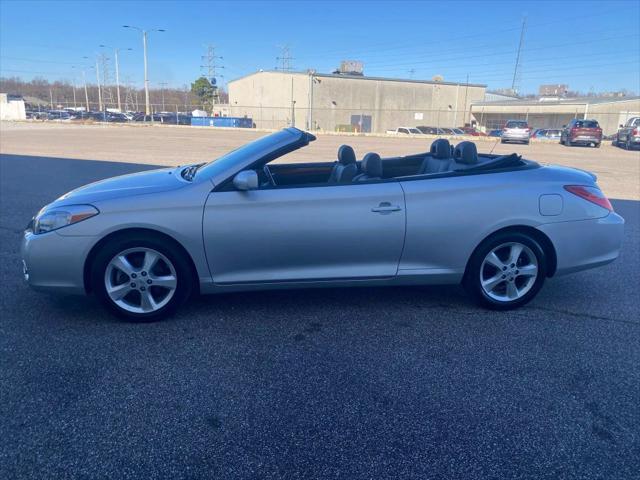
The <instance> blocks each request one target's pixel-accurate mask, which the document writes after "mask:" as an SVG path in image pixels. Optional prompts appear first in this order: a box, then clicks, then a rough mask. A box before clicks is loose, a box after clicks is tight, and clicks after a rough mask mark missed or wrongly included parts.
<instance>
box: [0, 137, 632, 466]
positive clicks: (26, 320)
mask: <svg viewBox="0 0 640 480" xmlns="http://www.w3.org/2000/svg"><path fill="white" fill-rule="evenodd" d="M2 128H3V130H2V135H0V137H1V138H0V276H1V278H2V289H1V290H0V399H1V401H0V432H2V435H0V478H7V479H9V478H11V479H14V478H15V479H17V478H141V477H142V478H221V479H230V478H243V479H244V478H255V479H258V478H260V479H267V478H287V479H289V478H314V479H316V478H323V479H324V478H341V479H346V478H348V479H360V478H363V479H364V478H371V479H383V478H393V479H396V478H416V479H418V478H419V479H424V478H460V479H471V478H510V479H516V478H536V479H540V478H549V479H557V478H581V479H590V478H594V479H595V478H607V479H631V478H640V476H639V474H638V472H639V471H640V406H639V403H638V400H639V399H640V368H639V367H638V366H639V365H640V318H639V313H638V312H639V304H640V193H639V191H640V176H639V175H638V163H639V162H640V158H639V157H640V153H638V152H627V151H624V150H619V149H615V148H613V147H610V146H603V147H602V148H601V149H599V150H596V149H584V148H583V149H580V148H576V149H568V148H565V147H560V146H558V145H531V146H530V147H528V148H529V149H528V150H527V152H529V154H528V156H529V158H533V159H537V158H536V156H535V155H539V156H541V157H544V158H547V157H549V158H550V159H553V158H556V157H554V155H556V153H554V150H551V149H556V151H557V152H559V153H558V154H557V155H556V156H557V157H558V159H557V161H558V163H563V164H569V165H573V166H582V168H587V169H594V170H598V174H599V176H600V177H601V178H602V179H603V182H602V183H605V182H606V185H607V186H606V187H604V189H605V192H606V193H607V194H608V195H609V196H610V198H611V199H612V203H613V205H614V207H615V209H616V210H617V212H618V213H620V214H621V215H622V216H623V217H625V219H626V222H627V224H626V231H625V241H624V246H623V251H622V255H621V257H620V258H619V259H618V260H617V261H616V262H615V263H613V264H611V265H608V266H606V267H603V268H600V269H596V270H592V271H587V272H582V273H577V274H574V275H570V276H565V277H559V278H554V279H551V280H550V281H549V282H548V283H547V285H546V286H545V288H544V289H543V291H542V292H541V293H540V295H539V296H538V297H537V298H536V300H535V301H533V302H532V303H531V304H530V305H528V306H527V307H525V308H522V309H520V310H517V311H512V312H506V313H497V312H488V311H484V310H480V309H478V308H477V307H475V306H474V305H473V304H471V302H470V301H469V300H468V299H467V297H466V296H465V294H464V292H463V291H462V289H461V288H459V287H429V288H427V287H413V288H406V287H405V288H386V289H379V288H362V289H350V290H343V289H326V290H302V291H288V292H287V291H277V292H259V293H246V294H228V295H220V296H210V297H202V298H198V299H195V300H194V301H193V302H191V303H190V304H188V305H187V306H186V308H183V309H182V310H181V311H180V312H179V313H178V315H177V316H175V317H174V318H172V319H170V320H168V321H164V322H160V323H153V324H144V325H134V324H127V323H122V322H119V321H118V320H116V319H114V318H113V317H111V316H110V315H108V314H107V313H105V312H104V311H103V309H102V308H101V307H100V306H99V305H98V304H97V303H96V302H95V301H94V300H93V299H92V298H83V297H56V296H50V295H46V294H41V293H36V292H33V291H31V290H30V289H28V288H27V287H26V286H25V285H24V284H23V281H22V277H21V273H20V272H21V268H20V256H19V241H20V237H21V231H22V229H23V227H24V226H25V225H26V223H27V222H28V220H29V219H30V218H31V216H32V215H33V214H34V213H35V212H36V211H37V210H38V209H39V208H40V207H41V206H42V205H44V204H46V203H48V202H50V201H51V200H53V199H54V198H56V197H57V196H59V195H61V194H62V193H64V192H66V191H68V190H70V189H72V188H74V187H77V186H80V185H82V184H85V183H88V182H91V181H94V180H98V179H101V178H105V177H110V176H114V175H119V174H124V173H130V172H135V171H140V170H144V169H149V168H153V167H154V165H168V164H177V163H186V162H189V161H194V159H196V158H200V159H201V158H202V155H203V152H208V151H218V150H223V149H225V148H226V149H229V148H233V147H234V146H235V145H236V144H237V143H238V142H240V141H245V137H246V139H248V138H249V136H250V135H251V134H253V133H252V132H241V133H239V134H233V133H218V134H215V135H214V134H213V133H212V132H204V133H195V131H192V130H189V129H177V128H176V129H174V130H169V129H166V130H159V129H153V128H151V129H147V130H141V131H140V132H133V133H132V132H130V131H129V130H122V129H121V128H124V127H113V128H109V127H107V128H101V127H90V128H86V129H83V128H82V127H69V128H64V127H61V128H59V129H58V128H57V127H56V128H54V129H47V128H33V129H31V128H30V126H24V127H23V126H20V127H17V128H15V129H14V128H13V127H11V128H8V127H6V126H5V125H3V126H2ZM75 128H77V130H75ZM158 132H160V133H158ZM198 132H203V131H202V130H198ZM216 135H217V136H216ZM254 135H255V134H254ZM344 142H345V139H344V137H321V138H319V139H318V144H320V146H321V147H322V148H325V147H326V152H327V155H328V154H329V152H330V151H332V150H331V149H332V148H333V147H334V144H335V145H339V144H340V143H344ZM367 142H373V143H367ZM375 142H377V143H375ZM407 142H408V143H407ZM352 143H353V144H355V145H359V146H360V147H361V148H362V149H369V148H373V147H374V146H375V148H376V149H378V150H380V152H381V153H383V154H387V153H391V151H397V152H398V153H404V152H405V151H414V152H415V151H416V148H415V147H416V144H415V143H412V142H410V141H408V140H406V141H404V142H403V141H402V140H399V139H368V140H367V139H361V138H354V139H353V141H352ZM92 145H93V146H94V148H93V149H92V150H88V148H89V147H90V146H92ZM488 145H492V144H488ZM509 147H510V146H504V145H497V146H496V151H499V150H498V149H506V150H516V151H519V150H518V149H525V148H527V147H524V146H514V147H511V148H509ZM481 150H483V149H482V148H481ZM333 151H335V150H333ZM417 151H419V150H417ZM210 156H215V155H213V154H212V155H210ZM109 159H112V160H114V161H108V160H109ZM580 162H582V163H580ZM594 167H595V168H594ZM634 175H635V176H634ZM603 186H604V185H603Z"/></svg>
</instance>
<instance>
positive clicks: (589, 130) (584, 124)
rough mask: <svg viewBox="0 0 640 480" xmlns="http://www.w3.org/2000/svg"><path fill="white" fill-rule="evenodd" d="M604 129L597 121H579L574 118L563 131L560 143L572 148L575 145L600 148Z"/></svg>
mask: <svg viewBox="0 0 640 480" xmlns="http://www.w3.org/2000/svg"><path fill="white" fill-rule="evenodd" d="M601 142H602V129H601V128H600V125H599V124H598V122H597V121H596V120H578V119H577V118H574V119H573V120H571V121H570V122H569V123H568V124H567V125H565V126H564V127H563V129H562V134H561V135H560V143H561V144H563V145H566V146H567V147H571V146H573V145H589V146H592V147H600V143H601Z"/></svg>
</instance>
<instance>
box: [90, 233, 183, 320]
mask: <svg viewBox="0 0 640 480" xmlns="http://www.w3.org/2000/svg"><path fill="white" fill-rule="evenodd" d="M123 257H124V260H125V261H123V260H122V258H123ZM145 262H147V263H148V264H149V265H151V268H148V269H145ZM147 270H148V271H147ZM193 278H194V276H193V271H192V267H191V264H190V262H189V260H188V259H187V258H186V256H185V254H184V252H183V251H182V250H181V249H180V248H179V247H178V246H177V245H176V244H174V243H173V242H171V241H168V240H166V239H163V238H160V237H158V238H154V237H150V236H148V235H142V234H139V233H138V234H132V235H129V236H126V237H121V238H117V239H116V240H114V241H112V242H109V243H107V244H106V245H105V246H104V248H102V249H101V250H100V251H99V252H98V254H97V255H96V257H95V259H94V261H93V264H92V265H91V285H92V287H93V291H94V292H95V294H96V296H97V297H98V298H99V299H100V301H101V302H102V303H103V304H104V305H105V306H106V307H107V309H108V310H109V311H111V312H112V313H114V314H115V315H117V316H118V317H120V318H122V319H124V320H127V321H131V322H152V321H156V320H160V319H162V318H166V317H167V316H169V315H171V314H172V313H174V312H175V310H176V308H178V307H179V306H180V305H181V304H182V303H184V302H185V301H186V300H187V298H189V296H190V295H191V292H192V291H193V286H194V285H193V282H194V281H193ZM161 283H162V285H160V284H161ZM108 290H109V291H108Z"/></svg>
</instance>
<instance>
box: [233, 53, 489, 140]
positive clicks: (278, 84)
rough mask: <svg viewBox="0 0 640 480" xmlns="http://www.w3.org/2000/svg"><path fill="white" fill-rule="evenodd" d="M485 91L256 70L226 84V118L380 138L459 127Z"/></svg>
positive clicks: (458, 85)
mask: <svg viewBox="0 0 640 480" xmlns="http://www.w3.org/2000/svg"><path fill="white" fill-rule="evenodd" d="M345 67H347V69H350V68H353V67H354V65H345ZM356 67H358V66H356ZM356 70H357V68H356ZM485 89H486V85H478V84H468V85H467V84H464V83H453V82H444V81H438V82H434V81H427V80H410V79H397V78H382V77H367V76H362V75H349V74H321V73H315V72H283V71H259V72H256V73H252V74H250V75H247V76H244V77H241V78H238V79H235V80H232V81H230V82H229V83H228V90H229V109H230V113H229V115H231V116H234V117H244V116H247V117H249V118H252V119H253V121H254V123H255V124H256V127H257V128H273V129H277V128H282V127H284V126H287V125H292V124H293V125H296V126H298V127H300V128H305V129H308V130H324V131H357V132H380V133H382V132H384V131H386V130H389V129H395V128H397V127H402V126H409V127H415V126H422V125H424V126H436V127H438V126H440V127H459V126H463V125H465V124H467V123H469V121H470V119H469V115H470V110H469V109H470V106H471V104H472V103H473V102H478V101H482V100H483V99H484V94H485ZM310 106H311V108H309V107H310Z"/></svg>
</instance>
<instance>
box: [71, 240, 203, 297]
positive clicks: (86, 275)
mask: <svg viewBox="0 0 640 480" xmlns="http://www.w3.org/2000/svg"><path fill="white" fill-rule="evenodd" d="M135 234H143V235H147V236H151V237H153V238H159V239H162V240H164V241H167V242H169V243H172V244H173V245H174V246H175V247H176V248H177V249H178V250H180V251H181V252H182V254H183V255H184V257H185V258H186V259H187V261H188V262H189V267H190V269H191V275H192V280H193V289H194V291H195V292H196V293H197V292H199V291H200V281H199V279H198V271H197V269H196V265H195V262H194V261H193V258H191V255H190V254H189V252H188V251H187V249H186V248H184V247H183V246H182V244H181V243H180V242H178V241H177V240H176V239H175V238H173V237H172V236H171V235H167V234H166V233H164V232H160V231H158V230H154V229H151V228H125V229H122V230H116V231H114V232H111V233H109V234H108V235H106V236H104V237H103V238H101V239H100V240H99V241H98V242H97V243H96V244H95V245H94V246H93V247H91V250H90V251H89V254H88V255H87V258H86V259H85V261H84V269H83V282H84V289H85V292H87V293H92V291H93V286H92V285H91V266H92V265H93V262H94V260H95V258H96V255H97V254H98V252H99V251H100V248H102V246H103V245H105V244H107V243H108V242H111V241H114V240H116V239H119V238H121V237H127V236H129V235H135Z"/></svg>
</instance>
